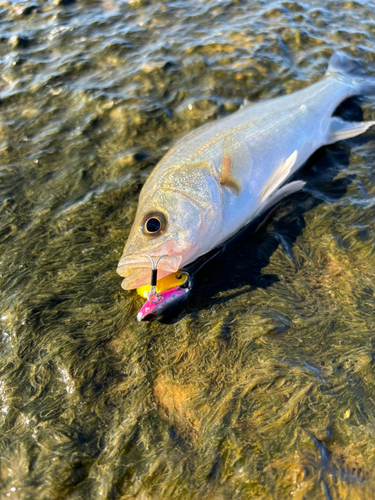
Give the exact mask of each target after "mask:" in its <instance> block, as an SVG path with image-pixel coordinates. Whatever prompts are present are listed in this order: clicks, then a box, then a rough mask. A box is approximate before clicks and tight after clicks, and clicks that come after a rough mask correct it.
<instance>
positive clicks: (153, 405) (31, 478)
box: [0, 0, 375, 500]
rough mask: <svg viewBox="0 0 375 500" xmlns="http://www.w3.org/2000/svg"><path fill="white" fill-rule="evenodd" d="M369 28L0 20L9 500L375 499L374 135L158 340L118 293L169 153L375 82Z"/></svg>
mask: <svg viewBox="0 0 375 500" xmlns="http://www.w3.org/2000/svg"><path fill="white" fill-rule="evenodd" d="M373 14H374V12H373V7H372V6H371V4H368V3H366V2H328V3H324V4H323V3H322V2H319V1H314V2H312V3H308V4H307V3H305V2H289V1H288V2H282V1H280V2H271V3H270V4H266V3H265V2H261V1H257V2H255V1H254V2H248V3H241V2H222V3H217V2H214V1H212V2H210V1H207V2H201V3H191V2H190V3H189V2H179V3H175V2H147V1H135V2H129V3H120V2H117V1H113V0H105V1H103V2H101V3H100V2H87V1H84V2H76V3H74V2H66V1H65V2H64V1H63V2H54V3H49V4H42V3H33V4H29V3H12V4H11V3H9V2H2V3H0V18H1V27H0V33H1V44H0V61H1V62H0V65H1V66H0V68H1V69H0V73H1V81H0V155H1V164H0V255H1V258H0V260H1V269H0V274H1V292H2V293H1V320H0V321H1V336H0V343H1V352H0V360H1V361H0V496H1V498H3V497H4V498H17V499H18V498H19V499H29V498H30V499H31V498H33V499H34V498H38V499H48V500H50V499H62V498H71V499H82V498H107V499H112V498H116V499H117V498H118V499H123V500H125V499H132V498H138V499H140V500H147V499H153V500H154V499H170V498H178V499H195V498H197V499H198V498H199V499H201V498H204V499H208V500H210V499H215V500H218V499H232V498H236V499H248V498H259V499H268V498H277V499H280V498H287V497H290V495H292V496H293V497H294V498H300V499H302V498H303V499H309V498H311V499H316V498H332V499H336V498H337V499H338V498H340V499H341V498H346V499H357V498H363V499H366V498H369V499H370V498H373V496H374V491H375V476H374V472H373V470H374V464H375V448H374V446H373V441H374V434H375V421H374V409H375V408H374V405H375V402H374V398H373V394H374V383H375V378H374V368H373V366H374V359H375V336H374V285H373V283H374V277H375V276H374V274H375V254H374V237H375V234H374V226H373V221H374V215H375V214H374V194H375V187H374V180H375V178H374V172H373V170H374V169H373V164H374V145H375V141H374V133H373V132H372V131H371V130H370V131H369V132H367V133H366V135H365V136H364V138H357V139H353V140H350V141H346V142H344V143H340V144H337V145H333V146H330V147H329V148H326V149H325V150H324V151H323V152H322V153H321V154H320V155H318V156H317V157H315V158H314V159H313V160H312V161H310V162H309V165H308V166H307V167H306V168H305V169H303V171H302V172H301V176H302V178H304V179H305V180H307V189H306V193H304V194H298V195H295V196H293V197H292V198H289V199H288V200H285V201H284V202H283V203H282V204H281V205H280V206H279V207H277V209H276V210H274V211H273V212H272V214H270V215H269V217H268V218H267V221H266V222H265V223H263V225H262V226H261V227H260V228H259V229H258V231H256V232H255V233H254V229H255V228H250V229H249V230H248V231H247V232H246V231H245V232H244V233H243V234H242V235H240V236H239V237H238V238H237V239H236V240H235V241H234V242H233V243H231V244H230V245H228V247H227V248H226V249H225V250H224V251H223V253H222V254H221V255H220V256H218V257H217V258H215V259H214V260H212V261H211V262H210V263H208V264H207V265H206V266H205V267H204V268H203V269H202V270H201V271H200V272H198V273H197V275H196V277H195V279H196V291H195V295H193V296H192V298H191V300H190V301H189V302H188V303H186V304H185V305H184V307H183V308H181V310H178V311H175V313H174V316H172V317H171V318H170V320H169V321H167V322H165V323H155V324H151V325H140V324H138V323H137V321H136V318H135V316H136V313H137V312H138V310H139V308H140V306H141V304H142V300H141V299H140V298H139V297H138V296H137V295H136V294H135V293H128V292H124V291H123V290H121V288H120V282H121V278H119V277H118V276H117V275H116V273H115V269H116V265H117V262H118V260H119V257H120V255H121V251H122V248H123V245H124V242H125V239H126V236H127V234H128V232H129V230H130V227H131V224H132V222H133V218H134V215H135V210H136V207H137V198H138V195H139V191H140V189H141V186H142V184H143V183H144V181H145V179H146V178H147V176H148V175H149V173H150V172H151V170H152V168H153V166H154V165H155V164H156V163H157V161H158V160H159V159H160V158H161V157H162V156H163V154H165V153H166V151H167V150H168V148H169V147H170V146H171V144H173V142H174V141H175V140H176V139H177V138H179V137H181V136H182V135H184V134H185V133H186V132H188V131H189V130H191V129H193V128H195V127H197V126H199V125H200V124H202V123H205V122H208V121H210V120H212V119H215V118H216V117H219V116H224V115H226V114H228V113H229V112H232V111H234V110H235V109H237V108H238V107H239V106H240V105H241V104H242V102H243V99H245V98H247V99H250V100H258V99H261V98H266V97H273V96H276V95H280V94H283V93H287V92H292V91H294V90H297V89H299V88H303V87H304V86H306V85H307V84H308V83H311V82H314V81H316V80H318V79H319V78H320V77H321V75H322V74H323V73H324V70H325V66H326V62H327V59H328V57H329V56H330V54H331V53H332V51H333V50H338V49H344V50H346V52H348V53H350V54H352V55H354V56H356V57H358V58H359V59H361V60H363V61H364V64H365V66H366V67H367V68H368V71H369V72H370V73H371V72H372V73H375V64H374V57H373V55H372V53H373V51H374V47H373V40H372V37H371V33H373V32H374V23H373V21H372V18H373ZM362 109H363V114H364V116H365V119H372V118H373V117H374V114H375V112H374V101H373V100H372V101H371V100H367V101H365V102H363V104H362ZM341 112H342V114H343V116H348V118H349V119H350V114H353V113H354V115H353V118H352V119H362V117H361V116H356V115H355V113H357V114H358V113H359V114H361V112H360V109H359V106H358V102H357V103H356V102H350V103H349V104H348V105H347V106H346V107H344V108H343V109H342V110H341Z"/></svg>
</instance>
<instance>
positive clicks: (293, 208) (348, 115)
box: [161, 97, 375, 324]
mask: <svg viewBox="0 0 375 500" xmlns="http://www.w3.org/2000/svg"><path fill="white" fill-rule="evenodd" d="M360 102H361V101H360V99H359V98H357V97H356V98H350V99H347V100H346V101H344V102H343V103H342V104H341V105H340V106H339V107H338V108H337V110H336V112H335V113H334V114H335V115H337V116H340V117H341V118H343V119H344V120H347V121H362V120H363V112H362V109H361V107H360ZM374 138H375V132H372V131H369V132H367V133H366V134H363V135H361V136H358V137H355V138H353V139H348V140H346V141H341V142H339V143H335V144H333V145H329V146H324V147H322V148H320V149H319V150H317V151H316V152H315V153H314V154H313V155H312V156H311V157H310V158H309V159H308V160H307V162H306V163H305V165H304V166H303V167H302V168H301V169H300V170H299V171H298V172H296V174H295V175H294V176H293V177H292V178H291V179H290V180H291V181H294V180H303V181H305V182H306V185H305V187H304V189H303V191H301V192H299V193H295V194H293V195H290V196H288V197H286V198H285V199H283V200H282V201H281V202H280V203H279V204H277V205H276V206H275V207H273V208H271V209H270V210H268V211H267V212H266V213H264V214H262V216H261V217H258V218H257V219H255V220H254V221H252V222H251V223H250V224H249V225H247V226H246V227H245V228H244V229H242V230H241V231H240V232H239V233H237V234H236V235H235V236H234V237H233V238H232V239H231V240H229V241H228V242H226V243H225V244H224V245H223V246H222V247H220V248H217V249H214V250H213V251H212V252H210V253H209V254H208V255H207V256H204V257H203V258H201V259H198V260H197V261H196V262H194V263H193V264H191V265H189V266H187V268H186V269H187V270H188V271H189V272H191V273H192V274H193V280H194V281H193V283H194V286H193V289H192V291H191V293H190V294H189V296H188V298H187V299H186V302H185V304H184V305H183V306H182V304H178V305H177V306H175V307H174V308H173V309H171V310H169V311H168V312H167V314H166V315H164V316H163V318H162V319H161V322H162V323H167V324H170V323H175V322H176V321H178V320H180V319H182V318H183V317H184V316H185V315H186V314H191V315H193V316H194V315H196V314H197V313H198V312H199V311H201V310H204V309H211V308H213V309H214V306H215V305H218V304H223V303H225V302H227V301H228V300H231V299H233V298H235V297H238V296H239V295H242V294H245V293H249V292H250V291H251V290H254V289H255V288H259V287H261V288H263V289H267V288H268V287H270V286H272V285H273V284H274V283H276V282H277V281H279V277H278V276H277V275H275V274H262V269H264V268H265V267H267V266H268V264H269V263H270V259H271V256H272V255H273V253H274V252H275V251H276V249H277V248H278V247H280V248H281V250H282V251H283V252H284V253H285V254H286V255H287V256H288V258H289V259H290V260H291V262H292V263H293V264H294V265H295V266H296V267H297V264H296V261H295V259H294V255H293V245H294V243H295V241H296V239H297V238H298V236H299V235H300V234H301V232H302V230H303V229H304V227H305V225H306V224H305V219H304V214H305V213H307V212H309V211H310V210H312V209H313V208H315V207H316V206H317V205H319V204H321V203H332V202H335V201H337V200H338V199H340V198H341V197H342V196H343V195H344V194H345V193H346V191H347V187H348V186H349V185H350V184H351V182H352V181H353V179H354V178H355V175H346V176H343V177H340V178H339V179H336V180H333V179H334V178H335V177H336V176H337V174H338V173H339V172H341V171H343V170H344V169H345V168H347V167H348V165H349V158H350V152H351V148H352V147H353V146H354V145H359V144H365V143H366V142H368V141H369V140H373V139H374ZM204 260H206V261H207V263H204ZM203 264H204V265H203ZM181 306H182V307H181Z"/></svg>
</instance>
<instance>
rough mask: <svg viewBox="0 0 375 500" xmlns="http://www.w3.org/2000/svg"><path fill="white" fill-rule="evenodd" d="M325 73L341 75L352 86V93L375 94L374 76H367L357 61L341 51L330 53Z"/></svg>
mask: <svg viewBox="0 0 375 500" xmlns="http://www.w3.org/2000/svg"><path fill="white" fill-rule="evenodd" d="M326 75H327V76H339V75H340V76H341V77H342V76H343V77H344V78H345V80H346V83H347V84H348V85H350V86H351V87H353V89H354V92H353V94H363V95H375V78H374V77H371V76H369V75H368V74H367V73H366V71H365V70H364V68H363V66H362V65H361V64H360V63H359V62H358V61H356V60H355V59H353V58H352V57H350V56H348V55H346V54H344V53H342V52H335V53H334V54H333V55H332V57H331V59H330V61H329V66H328V69H327V72H326Z"/></svg>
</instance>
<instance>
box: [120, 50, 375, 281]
mask: <svg viewBox="0 0 375 500" xmlns="http://www.w3.org/2000/svg"><path fill="white" fill-rule="evenodd" d="M358 94H375V79H374V78H371V77H368V76H366V74H365V72H364V70H363V69H362V67H361V66H360V65H359V63H358V62H357V61H355V60H354V59H352V58H350V57H349V56H347V55H345V54H342V53H335V54H333V56H332V57H331V60H330V62H329V66H328V70H327V72H326V74H325V76H324V77H323V78H322V79H321V80H320V81H319V82H317V83H315V84H313V85H311V86H309V87H307V88H305V89H303V90H300V91H298V92H295V93H293V94H289V95H286V96H283V97H278V98H275V99H270V100H268V101H262V102H260V103H257V104H252V105H248V106H246V107H244V108H243V109H240V110H239V111H237V112H235V113H233V114H232V115H230V116H227V117H225V118H221V119H219V120H217V121H214V122H211V123H208V124H206V125H203V126H201V127H200V128H198V129H196V130H194V131H193V132H191V133H189V134H188V135H187V136H185V137H184V138H183V139H181V140H180V141H179V142H177V144H176V145H175V146H174V147H173V148H172V149H171V150H170V151H169V152H168V153H167V154H166V156H164V158H163V159H162V160H161V161H160V162H159V163H158V165H157V166H156V167H155V169H154V171H153V172H152V174H151V175H150V177H149V178H148V180H147V181H146V183H145V185H144V186H143V188H142V191H141V193H140V198H139V205H138V211H137V214H136V217H135V221H134V225H133V227H132V229H131V232H130V235H129V238H128V240H127V243H126V245H125V249H124V252H123V255H122V257H121V260H120V262H119V264H118V268H117V272H118V274H119V275H120V276H123V277H125V279H124V280H123V282H122V287H123V288H125V289H126V290H129V289H132V288H137V287H139V286H143V285H146V284H148V283H149V282H150V268H151V264H150V259H149V257H148V256H151V257H152V258H153V259H154V260H155V261H156V260H157V259H158V258H159V257H161V256H162V255H163V256H164V257H163V258H162V259H160V261H159V264H158V273H159V275H158V276H159V278H162V277H163V276H166V275H168V274H170V273H174V272H176V271H177V270H178V269H182V268H183V267H184V265H186V264H189V263H191V262H193V261H194V260H195V259H197V258H198V257H200V256H202V255H204V254H206V253H207V252H209V251H210V250H212V249H213V248H215V247H217V246H219V245H221V244H222V243H224V242H225V241H226V240H228V239H229V238H231V236H233V235H234V234H235V233H237V232H238V231H239V230H240V229H241V228H242V227H244V226H245V225H246V224H248V223H249V222H250V221H251V220H253V219H254V218H255V217H257V216H258V215H260V214H261V213H262V212H263V211H265V210H267V209H268V208H269V207H271V206H272V205H274V204H276V203H277V202H278V201H279V200H281V199H282V198H283V197H285V196H287V195H288V194H290V193H293V192H295V191H297V190H299V189H301V188H302V187H303V184H304V183H303V182H302V181H294V182H291V183H287V181H288V179H289V178H290V177H291V176H292V175H293V174H294V173H295V172H296V170H298V169H299V168H300V167H301V166H302V165H303V164H304V163H305V161H306V160H307V159H308V158H309V156H310V155H311V154H312V153H313V152H314V151H316V150H317V149H318V148H320V147H321V146H324V145H326V144H331V143H333V142H336V141H340V140H342V139H347V138H349V137H354V136H356V135H359V134H362V133H363V132H365V131H366V130H367V129H368V128H369V127H370V126H372V125H374V124H375V121H367V122H347V121H343V120H342V119H340V118H339V117H337V116H332V114H333V112H334V111H335V109H336V108H337V106H338V105H339V104H340V103H341V102H342V101H343V100H344V99H346V98H348V97H350V96H353V95H358Z"/></svg>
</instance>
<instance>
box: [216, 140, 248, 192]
mask: <svg viewBox="0 0 375 500" xmlns="http://www.w3.org/2000/svg"><path fill="white" fill-rule="evenodd" d="M251 170H252V161H251V155H250V153H249V150H248V148H247V146H246V143H245V142H244V141H240V140H239V139H237V137H236V136H235V135H234V134H231V135H230V136H227V137H226V138H225V140H224V143H223V156H222V160H221V165H220V170H219V182H220V184H221V185H222V186H224V187H227V188H229V189H231V190H232V191H234V193H235V194H236V195H237V196H238V195H239V194H240V193H241V191H242V188H243V186H244V185H245V184H246V182H247V180H248V178H249V177H250V174H251Z"/></svg>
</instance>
